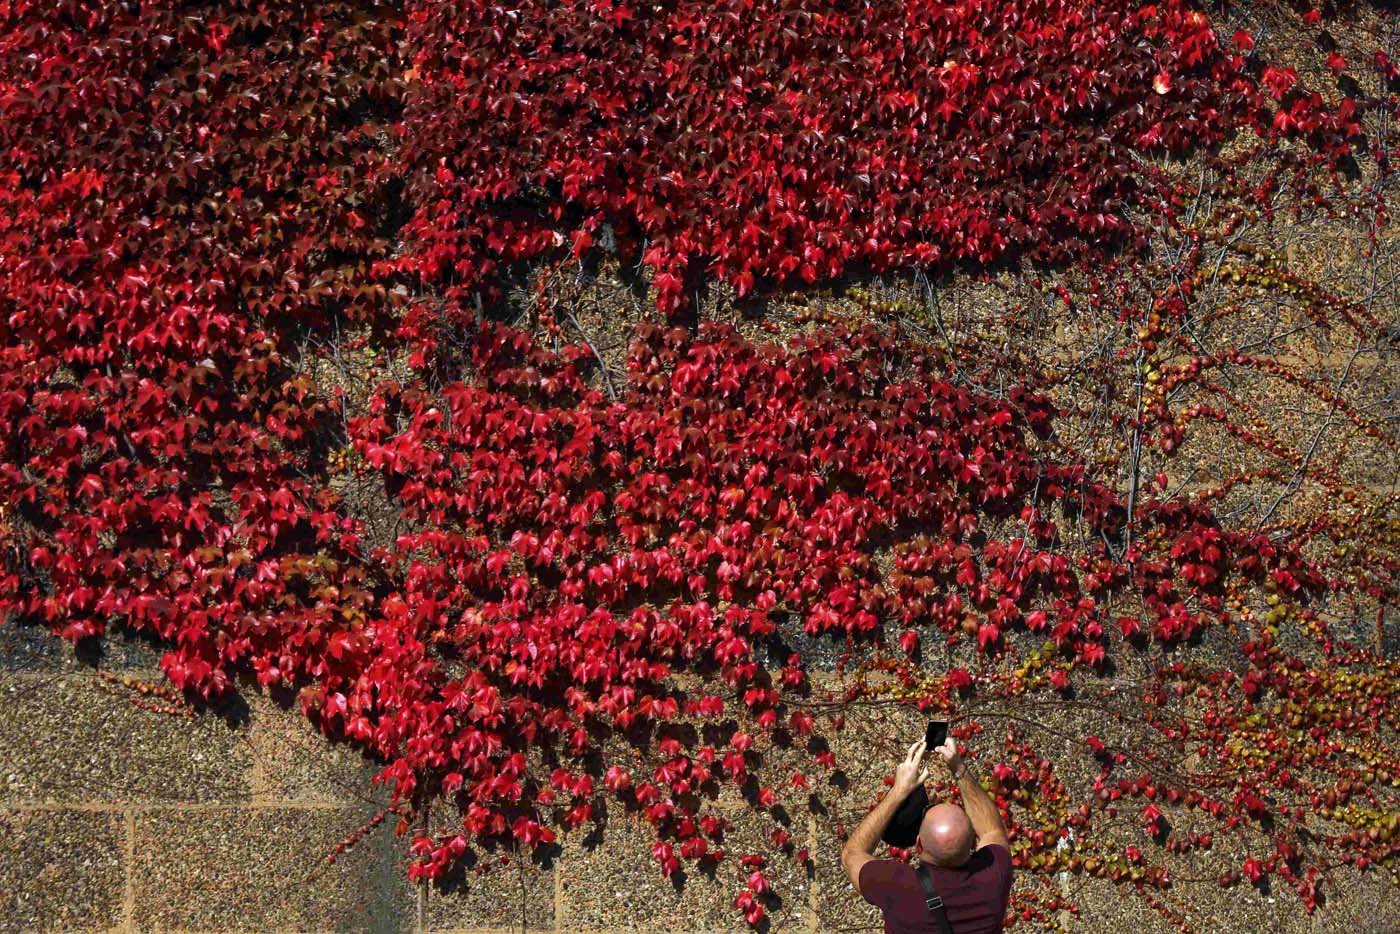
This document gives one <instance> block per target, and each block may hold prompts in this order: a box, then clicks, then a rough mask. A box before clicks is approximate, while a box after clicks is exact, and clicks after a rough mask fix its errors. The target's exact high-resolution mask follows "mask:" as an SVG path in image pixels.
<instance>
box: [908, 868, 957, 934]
mask: <svg viewBox="0 0 1400 934" xmlns="http://www.w3.org/2000/svg"><path fill="white" fill-rule="evenodd" d="M914 875H916V876H918V877H919V888H921V889H923V890H924V904H925V905H926V906H928V913H929V914H930V915H931V916H932V917H933V926H934V927H936V928H937V929H938V934H953V928H952V927H951V926H950V925H949V924H948V912H946V911H944V910H943V899H942V898H940V897H939V896H938V890H937V889H935V888H934V887H933V871H932V870H931V869H929V868H928V864H927V863H925V862H924V861H923V860H919V865H918V868H917V869H915V870H914Z"/></svg>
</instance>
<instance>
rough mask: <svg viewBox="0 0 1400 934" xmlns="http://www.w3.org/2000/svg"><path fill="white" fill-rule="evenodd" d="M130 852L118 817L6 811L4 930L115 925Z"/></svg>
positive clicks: (0, 829)
mask: <svg viewBox="0 0 1400 934" xmlns="http://www.w3.org/2000/svg"><path fill="white" fill-rule="evenodd" d="M125 852H126V832H125V819H124V817H123V815H121V814H119V813H113V812H102V811H48V810H34V811H0V930H4V931H80V930H97V929H104V930H105V929H109V928H112V927H114V926H116V925H117V924H119V923H120V922H121V920H122V900H123V885H124V879H125V875H124V873H123V862H124V854H125Z"/></svg>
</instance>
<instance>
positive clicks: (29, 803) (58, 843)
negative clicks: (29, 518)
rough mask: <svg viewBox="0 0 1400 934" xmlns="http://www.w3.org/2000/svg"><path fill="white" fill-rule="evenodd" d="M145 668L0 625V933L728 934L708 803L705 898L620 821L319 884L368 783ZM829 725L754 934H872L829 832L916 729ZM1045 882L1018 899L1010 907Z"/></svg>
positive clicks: (272, 727) (385, 834)
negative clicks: (133, 684)
mask: <svg viewBox="0 0 1400 934" xmlns="http://www.w3.org/2000/svg"><path fill="white" fill-rule="evenodd" d="M158 657H159V652H158V650H156V649H154V648H152V647H150V646H147V645H144V644H141V643H138V642H129V641H122V640H119V639H117V640H113V641H111V642H110V643H109V644H108V645H106V646H105V647H104V648H103V650H102V652H101V654H100V656H99V655H97V654H95V653H94V654H89V655H88V656H87V657H83V656H82V654H81V653H80V654H79V655H75V653H74V651H73V649H71V648H70V647H68V646H67V645H66V644H64V643H61V642H59V641H57V640H55V639H53V638H52V637H50V636H48V635H47V634H45V633H40V632H33V631H27V630H24V629H20V628H16V627H13V626H9V625H0V934H8V932H30V931H63V932H96V931H107V932H148V931H149V932H157V931H183V932H323V931H346V932H362V931H363V932H386V934H388V932H394V934H397V932H415V934H417V932H425V934H426V932H433V934H507V932H523V931H531V932H552V934H566V932H567V934H575V932H579V934H713V932H741V931H747V930H748V929H747V928H746V927H745V926H744V925H743V922H742V919H741V917H740V916H739V915H738V913H737V912H736V911H735V910H734V908H733V899H734V896H735V894H736V893H737V892H738V891H739V890H740V889H741V888H742V886H743V881H742V879H743V877H742V875H741V874H740V870H739V866H738V859H737V856H738V855H739V854H742V853H745V852H749V851H753V850H758V849H764V850H767V849H770V848H769V847H764V846H762V842H763V840H764V836H765V835H766V834H767V833H768V830H769V828H768V827H767V826H764V825H761V824H759V823H758V822H757V821H755V819H754V818H753V815H752V814H751V813H750V812H749V811H748V808H747V806H746V805H745V804H744V803H743V802H742V801H741V800H737V799H734V800H731V799H730V798H728V797H726V798H723V799H722V800H721V802H720V803H719V804H720V806H721V807H725V808H726V810H727V813H728V814H729V815H730V816H731V818H732V819H733V821H734V827H733V829H732V830H731V831H730V832H729V833H727V834H726V838H725V841H724V847H725V849H726V851H727V852H729V853H730V854H732V857H733V858H727V859H726V860H725V861H724V862H723V863H721V864H720V866H719V868H718V869H717V870H716V871H715V874H714V875H713V876H710V875H707V874H705V873H704V872H700V871H698V870H695V869H693V868H692V867H687V868H686V870H685V871H683V873H682V875H683V876H684V878H682V879H678V880H676V881H675V882H673V881H670V880H666V879H664V878H662V877H661V875H660V873H659V872H658V870H657V868H656V863H655V861H654V860H653V859H652V857H651V854H650V847H651V843H652V841H653V838H652V837H651V835H650V831H649V828H646V827H643V826H640V825H639V823H638V822H637V821H636V820H635V819H633V818H631V817H629V816H627V815H623V814H615V815H610V816H609V819H608V820H607V821H605V824H604V827H603V829H602V830H601V831H592V832H584V831H580V832H578V833H575V834H573V835H570V836H569V837H567V838H566V839H564V840H562V841H561V846H560V847H558V848H557V851H556V852H555V853H554V854H553V855H552V856H551V857H550V858H548V859H546V860H543V861H540V862H538V863H537V862H533V861H530V860H521V861H512V862H510V863H509V865H501V864H500V862H499V860H493V861H492V862H491V863H490V864H489V865H490V870H489V871H488V872H484V873H482V874H478V873H477V872H475V871H474V869H469V870H468V871H466V872H464V873H463V874H462V875H461V877H460V878H457V879H453V880H450V881H448V882H447V883H446V884H443V885H427V884H414V883H410V882H409V881H408V879H407V876H406V873H405V854H406V844H407V840H406V839H402V838H398V837H395V836H394V834H393V830H392V827H393V824H394V823H395V822H396V821H395V819H394V818H392V817H391V818H390V819H388V820H386V821H384V822H383V823H382V824H380V825H379V826H378V827H377V828H375V829H373V830H372V831H370V832H369V834H368V835H367V836H365V838H364V839H363V840H361V841H360V842H359V843H358V844H357V845H356V846H354V847H353V848H351V849H350V850H349V851H348V852H346V853H345V854H343V855H342V856H341V857H340V858H338V859H337V860H336V861H335V862H334V863H328V862H327V861H326V856H327V855H328V854H330V853H331V852H332V851H333V850H334V848H335V846H336V844H337V843H339V842H340V841H342V840H343V839H345V837H346V836H347V835H349V834H351V833H352V832H354V831H355V830H357V829H358V828H360V827H363V826H364V825H365V824H366V822H367V821H369V820H370V818H371V817H373V816H374V815H375V814H377V813H379V812H381V811H382V810H383V808H384V806H385V804H386V803H387V801H388V793H387V790H386V789H384V788H382V787H377V786H375V785H373V783H372V782H371V778H372V776H373V775H374V773H375V771H376V769H375V767H374V766H373V765H372V764H371V763H370V762H369V761H367V760H366V759H365V758H364V757H362V756H361V755H359V754H358V753H357V752H355V751H354V750H351V749H348V748H346V747H345V746H343V745H335V744H332V743H329V742H327V741H326V740H325V739H324V738H322V737H321V736H320V735H318V734H317V733H316V732H315V731H314V730H313V729H312V728H311V726H310V725H309V724H308V723H307V721H306V720H304V719H303V718H302V716H301V714H300V713H299V712H298V711H297V710H295V709H286V708H284V707H282V706H280V705H279V704H277V703H275V702H274V701H273V700H272V699H269V698H268V697H267V696H265V695H264V694H263V693H262V692H260V691H258V690H256V689H248V690H244V691H242V692H241V698H240V700H239V701H238V702H236V703H234V704H231V705H229V706H228V707H227V708H226V709H222V710H220V711H217V712H203V713H199V714H193V715H182V714H181V713H179V712H178V711H177V712H175V713H169V712H160V711H158V710H151V709H146V708H145V707H142V706H140V704H142V703H146V704H149V703H150V701H152V700H153V699H152V698H150V697H147V696H144V695H141V694H140V693H139V692H133V691H131V690H129V689H127V688H125V687H122V686H121V684H120V681H121V679H122V678H123V677H125V678H129V679H136V680H137V681H138V682H148V683H151V684H161V683H163V681H162V678H161V675H160V673H159V670H158V668H157V667H156V661H157V659H158ZM100 672H105V673H106V675H105V676H104V675H102V674H101V673H100ZM114 682H115V683H114ZM154 700H155V701H156V703H157V705H158V704H159V699H158V698H154ZM847 719H848V724H849V726H848V729H846V730H843V731H842V732H841V733H840V734H837V736H836V737H834V739H833V741H834V742H835V744H836V749H835V751H836V754H837V756H838V759H839V760H840V761H842V762H843V763H845V772H844V779H843V783H842V785H841V786H840V787H836V786H832V787H825V788H824V789H823V798H824V799H825V800H826V801H827V803H828V804H830V805H831V807H832V808H834V809H835V810H828V811H825V812H824V813H815V812H814V813H811V814H808V813H802V814H794V815H793V822H792V831H793V835H794V838H795V845H796V846H797V847H799V848H801V847H805V848H807V849H808V850H809V851H810V852H811V854H812V863H811V864H810V866H809V867H805V868H804V867H802V866H800V865H798V864H797V863H796V862H794V861H773V862H772V863H770V864H769V867H768V869H767V871H768V874H769V876H770V878H771V879H772V881H773V882H774V884H775V888H776V890H777V892H778V893H780V894H781V896H782V899H783V900H782V902H781V904H779V905H776V906H774V907H773V910H772V911H771V912H770V915H769V922H770V923H769V924H768V926H767V927H766V928H764V929H763V930H764V931H766V932H767V934H798V932H801V934H813V932H827V931H839V932H843V934H855V932H861V931H869V932H876V931H879V930H880V925H879V918H878V915H877V914H876V913H875V911H874V910H873V909H871V908H870V907H869V906H867V905H866V904H865V903H864V902H862V901H861V900H860V899H859V898H858V897H857V896H856V895H855V894H854V892H853V891H852V889H851V887H850V885H849V884H848V883H847V882H846V880H845V878H844V876H843V874H842V872H841V868H840V864H839V857H838V854H839V849H840V843H839V839H838V837H837V833H836V825H837V823H839V822H840V821H853V820H855V819H857V818H858V817H859V814H860V813H861V811H862V810H863V808H864V805H865V804H866V803H867V802H869V801H872V800H874V799H875V797H877V795H878V793H879V791H880V789H881V787H882V779H883V777H884V776H885V775H886V774H888V772H889V771H890V770H891V768H892V759H890V758H889V757H888V756H886V755H885V753H884V751H885V750H887V749H892V748H894V746H895V744H897V743H899V742H902V741H903V740H904V739H906V738H907V736H908V735H909V734H910V732H911V730H912V731H913V732H914V733H915V734H916V733H917V728H918V722H917V721H918V717H917V715H916V714H915V713H913V712H911V711H905V710H901V709H899V708H891V707H885V708H877V709H865V710H861V711H852V712H851V714H850V716H848V718H847ZM793 765H794V767H800V763H798V762H796V761H794V763H793ZM810 771H811V770H809V772H810ZM448 819H449V816H448V815H446V814H442V815H440V816H437V817H435V818H434V823H435V824H436V823H438V822H443V826H445V822H446V821H447V820H448ZM481 868H485V867H484V866H483V867H481ZM1046 884H1047V883H1046V882H1045V880H1041V879H1035V878H1032V877H1030V876H1028V875H1026V874H1021V875H1018V877H1017V885H1018V886H1025V887H1026V889H1027V890H1028V891H1033V892H1040V893H1043V892H1044V890H1045V885H1046ZM1051 884H1052V885H1055V887H1056V888H1059V889H1060V890H1061V891H1064V892H1065V893H1066V894H1069V895H1070V896H1071V897H1072V898H1074V899H1075V900H1076V901H1077V902H1078V903H1079V904H1080V905H1081V906H1082V911H1081V913H1080V915H1079V916H1078V917H1069V916H1064V917H1063V918H1062V919H1061V920H1062V921H1063V925H1064V929H1065V930H1070V931H1092V932H1098V931H1104V932H1109V931H1113V932H1116V931H1123V930H1133V931H1134V932H1135V934H1154V932H1158V931H1163V932H1165V931H1168V930H1172V928H1171V927H1170V926H1169V925H1167V924H1166V923H1165V922H1164V921H1163V920H1162V918H1161V917H1160V916H1158V915H1157V914H1156V913H1155V912H1153V911H1152V910H1151V909H1149V908H1147V907H1146V906H1145V905H1144V903H1143V902H1142V901H1141V899H1138V898H1135V897H1133V896H1132V895H1131V894H1128V893H1124V892H1120V891H1118V890H1116V889H1114V888H1112V887H1111V886H1108V885H1106V884H1104V883H1100V882H1098V881H1097V880H1093V879H1088V878H1084V879H1081V878H1069V879H1064V880H1060V881H1059V882H1058V883H1057V884H1056V883H1051ZM1391 895H1393V889H1392V888H1390V887H1389V885H1388V883H1386V882H1385V881H1384V880H1382V879H1380V878H1379V877H1378V875H1377V874H1375V873H1371V874H1369V876H1368V877H1366V878H1363V879H1360V880H1356V881H1355V884H1348V886H1347V889H1346V892H1345V895H1344V896H1343V897H1341V898H1336V899H1333V900H1332V902H1330V903H1329V905H1328V906H1327V907H1326V908H1325V910H1324V911H1322V912H1319V913H1318V914H1317V915H1314V916H1307V915H1306V914H1304V913H1303V912H1302V911H1301V910H1300V909H1298V908H1297V906H1296V904H1295V903H1294V902H1293V900H1291V899H1290V898H1288V897H1287V896H1285V895H1280V897H1279V898H1278V900H1277V901H1275V900H1274V899H1272V898H1267V897H1266V896H1264V895H1262V894H1260V893H1256V892H1253V891H1252V890H1249V891H1242V890H1239V889H1236V890H1231V891H1230V892H1228V893H1222V892H1221V890H1220V889H1219V888H1218V887H1216V886H1215V884H1214V882H1213V880H1206V882H1205V883H1202V884H1200V885H1195V884H1190V883H1184V884H1182V885H1180V886H1178V887H1176V888H1175V889H1174V890H1173V894H1172V895H1171V896H1170V900H1171V903H1172V904H1173V905H1174V906H1179V907H1181V908H1183V909H1184V910H1185V911H1186V912H1187V913H1188V916H1189V917H1190V919H1191V921H1192V923H1193V924H1194V925H1196V927H1197V929H1198V930H1260V931H1264V930H1267V931H1278V932H1285V931H1286V932H1300V934H1301V932H1309V934H1318V932H1333V931H1346V932H1349V934H1362V932H1372V931H1375V932H1378V931H1391V930H1398V929H1400V914H1397V913H1396V912H1397V908H1396V906H1395V905H1394V903H1393V901H1390V900H1389V896H1391ZM1387 905H1389V907H1386V906H1387Z"/></svg>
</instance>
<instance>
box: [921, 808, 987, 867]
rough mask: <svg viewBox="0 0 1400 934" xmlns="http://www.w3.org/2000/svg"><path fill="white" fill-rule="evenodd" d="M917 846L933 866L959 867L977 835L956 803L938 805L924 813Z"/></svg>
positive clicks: (970, 822) (973, 844) (971, 848)
mask: <svg viewBox="0 0 1400 934" xmlns="http://www.w3.org/2000/svg"><path fill="white" fill-rule="evenodd" d="M919 844H920V845H921V847H922V848H923V855H924V858H925V859H927V860H928V861H929V862H931V863H933V864H934V865H935V866H943V867H945V868H951V867H953V866H961V865H962V864H963V863H965V862H967V861H968V860H969V859H970V858H971V857H972V852H973V850H975V849H976V848H977V835H976V834H974V833H973V832H972V821H970V820H968V818H967V812H966V811H964V810H963V809H962V808H960V807H958V806H957V805H956V804H940V805H937V806H936V807H931V808H929V809H928V811H927V812H925V814H924V819H923V822H922V823H921V824H920V825H919Z"/></svg>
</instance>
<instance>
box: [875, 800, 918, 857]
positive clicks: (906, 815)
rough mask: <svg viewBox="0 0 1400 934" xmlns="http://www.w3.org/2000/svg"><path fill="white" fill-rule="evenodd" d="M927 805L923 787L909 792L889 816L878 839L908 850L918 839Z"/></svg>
mask: <svg viewBox="0 0 1400 934" xmlns="http://www.w3.org/2000/svg"><path fill="white" fill-rule="evenodd" d="M928 804H929V802H928V792H927V791H925V790H924V786H923V785H920V786H919V787H917V788H915V789H914V790H913V791H911V792H909V797H907V798H905V799H904V800H903V801H901V802H900V803H899V807H897V808H895V811H894V814H892V815H890V822H889V823H888V824H887V825H885V832H884V834H882V835H881V837H880V839H881V840H884V841H885V842H886V843H888V844H889V845H890V846H897V847H899V848H900V849H903V850H907V849H909V847H911V846H913V845H914V841H915V840H917V839H919V823H920V822H921V821H922V820H923V819H924V812H925V811H927V810H928Z"/></svg>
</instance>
